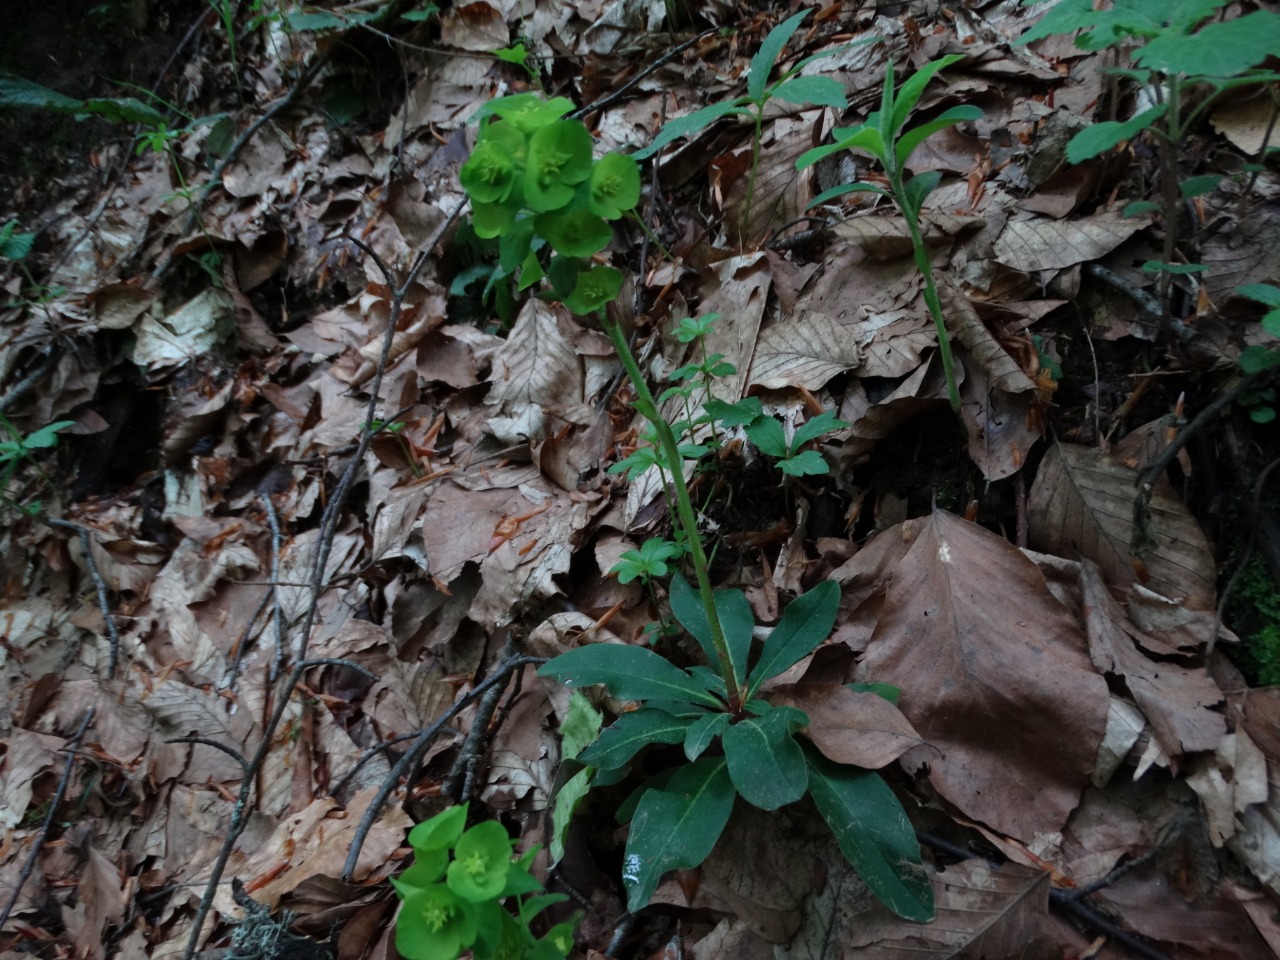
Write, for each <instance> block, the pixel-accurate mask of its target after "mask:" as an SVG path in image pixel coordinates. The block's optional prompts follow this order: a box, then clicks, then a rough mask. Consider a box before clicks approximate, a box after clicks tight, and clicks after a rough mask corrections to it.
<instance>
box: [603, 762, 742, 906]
mask: <svg viewBox="0 0 1280 960" xmlns="http://www.w3.org/2000/svg"><path fill="white" fill-rule="evenodd" d="M734 796H735V793H734V789H733V784H732V782H730V780H729V771H728V764H727V761H726V760H725V758H724V757H703V758H702V759H701V760H697V761H695V762H693V763H691V764H689V765H688V766H686V767H681V768H680V769H679V770H678V771H676V773H675V774H674V775H673V776H672V777H671V780H670V781H669V782H668V784H667V787H666V789H665V790H648V791H646V792H645V794H644V796H642V797H641V798H640V802H639V804H638V805H637V806H636V812H635V816H633V817H632V819H631V833H630V834H629V835H628V837H627V849H626V854H625V856H624V857H623V860H622V885H623V886H624V887H625V888H626V891H627V909H628V910H630V911H631V912H632V913H635V912H636V911H637V910H640V909H641V908H643V907H644V906H645V905H646V904H648V902H649V898H650V897H652V896H653V891H654V890H655V889H656V888H657V886H658V881H659V880H660V879H662V875H663V874H664V873H666V872H667V871H668V870H678V869H682V868H687V867H696V866H698V864H700V863H702V861H703V860H705V859H707V857H708V856H709V855H710V854H711V851H712V849H713V848H714V847H715V845H716V841H717V840H718V839H720V834H721V833H723V832H724V827H725V824H726V823H728V822H729V814H731V813H732V812H733V798H734Z"/></svg>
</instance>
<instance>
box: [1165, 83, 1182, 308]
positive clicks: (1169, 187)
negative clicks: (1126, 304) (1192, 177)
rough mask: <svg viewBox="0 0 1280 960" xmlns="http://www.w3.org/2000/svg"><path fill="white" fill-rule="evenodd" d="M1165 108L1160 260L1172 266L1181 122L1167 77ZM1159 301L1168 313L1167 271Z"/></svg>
mask: <svg viewBox="0 0 1280 960" xmlns="http://www.w3.org/2000/svg"><path fill="white" fill-rule="evenodd" d="M1168 96H1169V109H1168V111H1167V112H1166V114H1165V131H1166V134H1165V137H1164V140H1163V142H1162V143H1161V144H1160V148H1159V149H1160V161H1161V174H1160V179H1161V181H1162V182H1161V184H1160V190H1161V193H1162V194H1163V200H1164V246H1163V248H1162V250H1161V257H1162V259H1163V260H1164V262H1165V263H1166V264H1171V263H1173V260H1174V257H1175V256H1177V252H1178V221H1179V219H1181V217H1180V214H1181V212H1182V211H1181V209H1180V208H1181V206H1182V198H1181V196H1180V193H1179V190H1178V145H1179V144H1180V143H1181V142H1182V121H1181V118H1180V116H1179V114H1180V107H1181V104H1180V102H1179V101H1180V100H1181V98H1182V94H1181V91H1180V90H1179V89H1178V78H1177V77H1176V76H1174V75H1170V76H1169V94H1168ZM1159 289H1160V302H1161V303H1162V304H1163V305H1164V309H1165V312H1166V313H1168V312H1169V310H1170V306H1171V304H1170V302H1169V301H1170V299H1171V295H1172V293H1173V274H1171V273H1170V272H1169V271H1168V270H1163V271H1161V273H1160V284H1159Z"/></svg>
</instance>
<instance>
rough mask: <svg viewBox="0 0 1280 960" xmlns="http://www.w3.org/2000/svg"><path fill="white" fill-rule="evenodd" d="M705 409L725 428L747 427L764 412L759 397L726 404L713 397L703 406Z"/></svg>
mask: <svg viewBox="0 0 1280 960" xmlns="http://www.w3.org/2000/svg"><path fill="white" fill-rule="evenodd" d="M703 409H704V410H706V411H707V414H708V415H709V416H710V417H711V418H712V419H713V420H715V421H716V422H717V423H719V424H720V425H721V426H724V427H745V426H746V425H747V424H748V423H750V422H751V421H752V420H754V419H755V418H756V417H758V416H760V414H762V413H763V412H764V408H763V407H762V406H761V405H760V398H759V397H747V398H745V399H743V400H739V401H738V402H737V403H725V401H723V400H719V399H716V398H715V397H712V398H711V399H710V400H708V401H707V402H706V403H705V404H704V405H703Z"/></svg>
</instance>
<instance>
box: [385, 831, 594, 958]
mask: <svg viewBox="0 0 1280 960" xmlns="http://www.w3.org/2000/svg"><path fill="white" fill-rule="evenodd" d="M466 819H467V808H466V807H465V806H459V807H450V808H449V809H448V810H445V811H444V812H442V813H438V814H436V815H435V816H434V817H432V818H431V819H429V820H424V821H423V822H422V823H419V824H418V825H417V826H415V827H414V828H413V829H412V830H411V831H410V832H409V845H410V846H411V847H413V855H414V862H413V865H412V866H410V867H409V868H408V869H407V870H405V872H404V873H402V874H401V875H400V876H399V877H396V878H393V879H392V881H391V883H392V886H394V887H395V891H396V894H397V895H398V896H399V897H400V899H401V900H403V901H404V906H403V908H402V909H401V911H400V916H399V919H398V920H397V922H396V949H397V950H398V951H399V952H400V955H401V956H402V957H405V958H406V960H454V958H455V957H457V956H459V955H460V954H461V953H462V952H463V951H470V953H471V956H473V957H474V958H475V960H490V958H492V960H499V958H500V960H525V958H527V960H564V957H565V956H566V955H567V954H568V952H569V951H570V949H572V947H573V931H574V927H575V926H576V924H574V923H572V922H565V923H560V924H557V925H555V926H554V927H552V928H551V930H550V931H549V932H548V933H547V934H546V935H545V936H543V937H541V938H539V937H537V936H535V935H534V933H533V931H532V930H531V929H530V924H531V923H532V922H533V920H534V919H535V918H536V917H537V916H538V914H539V913H541V912H542V911H543V910H545V909H546V908H547V907H549V906H551V905H553V904H556V903H562V902H563V901H565V900H567V899H568V898H567V897H566V896H564V895H563V894H558V893H552V894H537V891H539V890H541V889H542V885H541V884H539V883H538V881H537V880H536V879H535V878H534V876H533V875H532V874H531V873H530V872H529V868H530V866H531V865H532V863H533V859H534V857H535V856H536V855H537V852H538V851H537V848H536V847H535V848H534V849H532V850H530V851H529V852H528V853H526V854H524V855H522V856H519V857H516V856H514V855H513V854H512V848H513V847H514V841H513V840H512V839H511V838H510V837H509V836H507V831H506V829H505V828H504V827H503V826H502V824H500V823H498V822H496V821H493V820H489V821H485V822H483V823H478V824H476V825H475V826H474V827H471V828H470V829H469V830H468V829H464V827H465V825H466ZM504 900H510V902H511V904H512V906H513V908H514V912H512V911H509V910H507V909H504V907H503V905H502V902H503V901H504Z"/></svg>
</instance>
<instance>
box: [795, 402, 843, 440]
mask: <svg viewBox="0 0 1280 960" xmlns="http://www.w3.org/2000/svg"><path fill="white" fill-rule="evenodd" d="M850 426H853V424H851V423H845V421H843V420H840V419H838V418H837V417H836V415H835V413H834V412H833V411H831V410H826V411H823V412H822V413H820V414H818V415H817V416H816V417H813V418H812V419H811V420H809V421H808V422H807V423H804V424H801V426H800V427H799V428H798V429H797V430H796V432H795V435H794V436H793V437H792V438H791V449H792V450H799V449H800V448H801V447H803V446H804V445H805V444H806V443H808V442H809V441H811V440H817V439H818V438H819V437H821V436H824V435H825V434H828V433H831V432H832V431H833V430H843V429H844V428H845V427H850Z"/></svg>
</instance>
